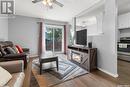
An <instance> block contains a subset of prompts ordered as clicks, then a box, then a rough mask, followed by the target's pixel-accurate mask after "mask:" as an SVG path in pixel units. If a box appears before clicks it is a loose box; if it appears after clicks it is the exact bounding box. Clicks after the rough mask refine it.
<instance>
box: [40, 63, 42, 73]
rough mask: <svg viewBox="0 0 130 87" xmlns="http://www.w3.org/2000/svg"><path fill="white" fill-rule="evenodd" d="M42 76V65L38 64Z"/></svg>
mask: <svg viewBox="0 0 130 87" xmlns="http://www.w3.org/2000/svg"><path fill="white" fill-rule="evenodd" d="M41 74H42V63H40V75H41Z"/></svg>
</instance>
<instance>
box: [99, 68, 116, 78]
mask: <svg viewBox="0 0 130 87" xmlns="http://www.w3.org/2000/svg"><path fill="white" fill-rule="evenodd" d="M98 70H100V71H102V72H104V73H106V74H108V75H110V76H112V77H114V78H117V77H118V74H112V73H110V72H108V71H106V70H104V69H101V68H99V67H98Z"/></svg>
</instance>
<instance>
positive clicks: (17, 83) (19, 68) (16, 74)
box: [0, 60, 25, 87]
mask: <svg viewBox="0 0 130 87" xmlns="http://www.w3.org/2000/svg"><path fill="white" fill-rule="evenodd" d="M0 66H1V67H3V68H4V69H6V70H7V71H8V72H9V73H11V75H12V79H11V80H10V81H9V82H8V83H7V84H6V85H5V86H4V87H22V86H23V82H24V78H25V74H24V68H23V67H24V64H23V61H22V60H18V61H8V62H0Z"/></svg>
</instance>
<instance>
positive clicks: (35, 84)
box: [30, 73, 40, 87]
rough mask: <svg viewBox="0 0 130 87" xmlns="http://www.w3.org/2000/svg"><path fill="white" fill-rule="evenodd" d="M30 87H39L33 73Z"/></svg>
mask: <svg viewBox="0 0 130 87" xmlns="http://www.w3.org/2000/svg"><path fill="white" fill-rule="evenodd" d="M30 87H40V86H39V84H38V82H37V80H36V78H35V76H34V74H33V73H31V79H30Z"/></svg>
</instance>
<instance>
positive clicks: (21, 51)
mask: <svg viewBox="0 0 130 87" xmlns="http://www.w3.org/2000/svg"><path fill="white" fill-rule="evenodd" d="M15 46H16V47H17V49H18V51H19V53H23V49H22V47H21V46H19V45H15Z"/></svg>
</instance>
